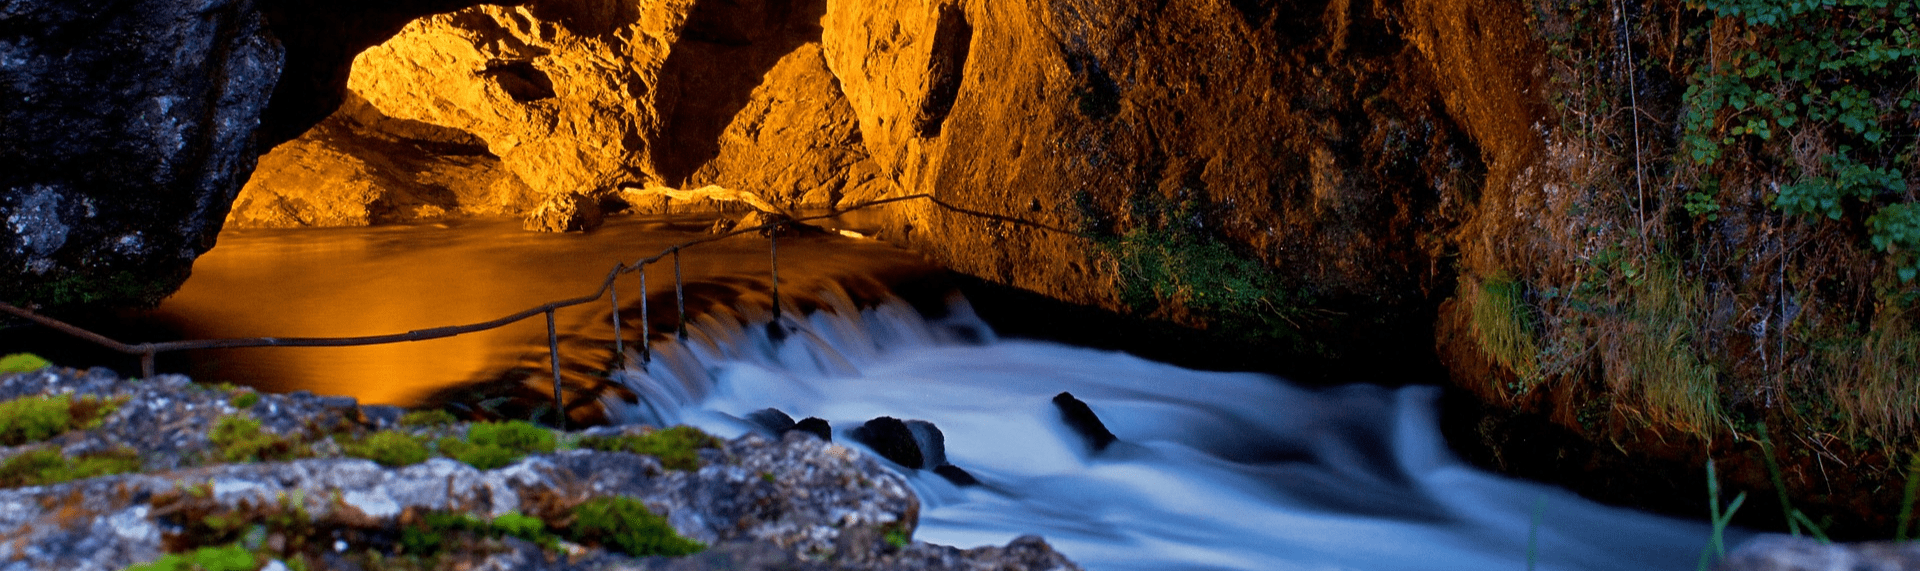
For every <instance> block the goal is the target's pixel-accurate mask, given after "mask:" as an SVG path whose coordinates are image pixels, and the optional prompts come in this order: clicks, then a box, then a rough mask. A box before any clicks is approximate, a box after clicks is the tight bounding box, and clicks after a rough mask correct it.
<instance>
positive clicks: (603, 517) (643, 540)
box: [573, 496, 707, 557]
mask: <svg viewBox="0 0 1920 571" xmlns="http://www.w3.org/2000/svg"><path fill="white" fill-rule="evenodd" d="M573 517H574V521H573V537H574V539H576V540H579V541H583V542H589V543H598V544H601V545H602V546H605V547H607V548H610V549H614V550H618V551H622V552H625V553H626V554H628V555H632V556H635V557H646V556H650V555H665V556H669V557H678V556H682V555H692V554H694V553H699V552H701V551H704V550H706V548H707V545H706V544H704V543H701V542H698V541H694V540H691V539H687V538H685V537H681V536H680V533H679V532H677V531H675V530H674V529H673V526H670V525H667V520H666V518H663V517H660V516H659V515H658V514H655V513H653V512H652V511H651V510H648V509H647V505H646V504H644V503H641V502H640V500H636V499H633V498H629V497H624V496H616V497H610V498H594V499H591V500H587V501H586V502H585V503H582V504H580V505H578V506H574V508H573Z"/></svg>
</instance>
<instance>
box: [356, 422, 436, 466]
mask: <svg viewBox="0 0 1920 571" xmlns="http://www.w3.org/2000/svg"><path fill="white" fill-rule="evenodd" d="M340 450H341V452H343V453H345V454H346V455H348V456H352V457H355V458H365V459H368V460H372V461H375V462H379V463H380V465H382V466H388V467H394V468H397V467H400V466H412V465H414V464H419V463H421V462H425V461H427V458H429V457H431V456H433V453H432V452H430V451H428V450H427V445H426V443H424V442H421V441H420V439H419V438H417V437H414V436H413V435H410V434H406V433H402V432H394V431H391V430H382V431H380V432H375V433H373V434H372V435H370V436H368V437H366V438H364V439H360V440H350V441H346V442H341V443H340Z"/></svg>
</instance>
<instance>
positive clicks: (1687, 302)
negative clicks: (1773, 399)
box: [1598, 262, 1724, 437]
mask: <svg viewBox="0 0 1920 571" xmlns="http://www.w3.org/2000/svg"><path fill="white" fill-rule="evenodd" d="M1627 286H1628V287H1626V288H1624V289H1625V291H1623V292H1621V293H1624V294H1626V295H1625V299H1621V300H1619V301H1620V302H1621V303H1620V305H1619V306H1618V307H1620V308H1621V309H1622V310H1623V311H1622V312H1620V313H1618V314H1615V315H1612V316H1609V317H1607V318H1604V319H1602V320H1600V322H1599V324H1598V327H1599V331H1598V333H1599V341H1600V345H1601V347H1600V355H1601V357H1600V358H1601V363H1602V365H1603V366H1602V373H1601V374H1602V375H1603V376H1604V378H1605V381H1606V385H1607V388H1608V390H1610V391H1612V392H1613V393H1614V394H1615V395H1617V396H1619V397H1622V398H1621V399H1620V400H1621V402H1634V403H1638V405H1639V406H1637V407H1633V408H1632V409H1630V412H1633V413H1637V415H1638V416H1640V417H1641V418H1642V419H1643V420H1644V421H1646V422H1647V423H1648V424H1651V425H1653V426H1672V427H1676V428H1679V429H1681V430H1684V431H1687V432H1690V433H1693V434H1696V435H1700V436H1703V437H1704V436H1708V435H1711V434H1712V433H1713V432H1715V427H1716V426H1717V425H1719V424H1721V423H1723V422H1724V420H1722V416H1721V409H1720V397H1719V391H1718V387H1719V382H1718V371H1717V370H1716V368H1715V367H1714V366H1713V364H1711V363H1709V362H1707V361H1706V360H1705V359H1702V358H1700V356H1699V352H1698V350H1696V349H1695V348H1694V346H1693V335H1694V332H1695V331H1697V330H1698V329H1699V324H1700V323H1701V322H1702V319H1703V318H1704V315H1705V312H1704V311H1703V310H1702V305H1703V304H1702V300H1703V299H1704V297H1705V294H1704V291H1703V288H1702V287H1701V284H1700V282H1698V281H1690V280H1686V279H1685V278H1684V277H1683V276H1681V275H1680V273H1679V271H1678V270H1677V269H1675V268H1674V267H1673V266H1672V265H1670V264H1666V263H1660V262H1655V263H1653V264H1652V265H1651V267H1650V268H1648V269H1647V270H1646V271H1645V272H1643V273H1640V274H1638V275H1637V276H1636V277H1635V278H1634V279H1630V280H1629V282H1628V284H1627Z"/></svg>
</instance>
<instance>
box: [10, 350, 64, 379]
mask: <svg viewBox="0 0 1920 571" xmlns="http://www.w3.org/2000/svg"><path fill="white" fill-rule="evenodd" d="M50 365H52V363H48V362H47V360H46V359H42V358H40V356H39V355H35V354H32V353H14V354H11V355H7V356H5V357H0V375H4V374H7V373H26V372H30V371H38V370H40V369H45V368H47V367H48V366H50Z"/></svg>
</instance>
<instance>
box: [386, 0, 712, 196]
mask: <svg viewBox="0 0 1920 571" xmlns="http://www.w3.org/2000/svg"><path fill="white" fill-rule="evenodd" d="M691 5H692V2H691V0H666V1H659V2H646V3H641V4H626V3H616V2H602V1H592V0H587V1H564V0H556V1H543V2H533V3H529V4H528V5H526V6H523V7H515V8H508V7H500V6H477V7H473V8H468V9H465V10H460V11H457V12H454V13H451V14H443V15H437V16H432V17H428V18H422V19H420V20H416V21H414V22H413V23H410V24H408V25H407V26H406V27H405V28H404V29H402V30H401V31H400V33H399V34H397V35H396V36H394V38H393V39H391V40H388V41H387V42H386V43H384V44H381V45H379V46H376V47H374V48H372V49H369V50H367V51H366V52H364V53H362V54H361V55H360V56H359V57H358V58H356V59H355V62H354V66H353V73H352V75H351V76H350V77H349V78H348V87H349V88H350V89H352V90H353V91H354V92H355V93H357V94H359V95H360V96H362V97H364V98H366V100H367V101H368V102H370V103H371V104H372V105H373V106H374V107H375V108H378V109H379V110H380V111H381V112H382V113H383V114H385V115H387V116H389V117H393V118H397V119H405V120H410V121H419V122H422V123H427V124H431V125H437V126H441V127H446V128H451V129H456V130H459V131H462V132H466V133H471V134H473V135H474V136H476V137H478V138H479V139H480V140H482V141H484V142H485V143H486V146H487V149H488V150H489V151H490V152H491V153H493V154H494V155H496V156H499V157H500V160H501V163H502V164H503V165H504V166H505V168H506V169H507V170H508V171H509V172H511V173H513V174H514V175H516V176H518V177H519V178H520V180H521V181H522V182H524V183H525V184H526V185H527V186H528V187H529V188H531V189H533V191H534V194H535V195H536V196H539V197H542V198H543V199H547V200H548V204H554V205H557V204H559V202H560V201H554V200H552V199H554V198H555V197H562V196H567V195H571V194H580V195H583V196H600V195H603V194H605V193H606V192H608V191H610V190H612V189H613V188H614V186H615V185H616V184H619V183H622V182H628V181H636V180H637V181H650V180H655V179H657V176H656V175H655V174H654V173H652V172H651V169H650V168H649V167H648V166H647V161H646V158H647V156H648V145H649V142H650V141H651V140H652V139H653V137H652V135H653V134H654V133H657V132H658V131H659V130H660V117H661V115H662V112H663V110H662V109H660V108H659V106H658V104H657V103H658V102H657V101H656V99H655V98H654V97H653V96H652V94H653V93H654V92H655V88H656V84H657V78H658V71H659V69H660V67H661V65H662V64H663V63H664V62H665V60H666V57H667V53H668V49H669V47H670V46H671V45H673V43H674V41H675V40H677V39H678V37H679V35H680V29H681V27H682V25H683V24H684V23H685V22H686V18H687V13H688V11H689V9H690V7H691ZM569 216H571V214H569Z"/></svg>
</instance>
